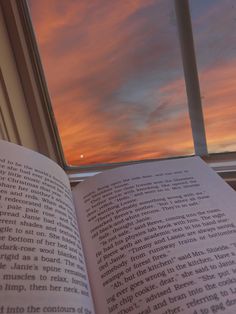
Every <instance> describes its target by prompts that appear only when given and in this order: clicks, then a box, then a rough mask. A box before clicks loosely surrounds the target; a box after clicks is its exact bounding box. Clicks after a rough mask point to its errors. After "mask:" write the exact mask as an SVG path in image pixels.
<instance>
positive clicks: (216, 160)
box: [0, 0, 236, 187]
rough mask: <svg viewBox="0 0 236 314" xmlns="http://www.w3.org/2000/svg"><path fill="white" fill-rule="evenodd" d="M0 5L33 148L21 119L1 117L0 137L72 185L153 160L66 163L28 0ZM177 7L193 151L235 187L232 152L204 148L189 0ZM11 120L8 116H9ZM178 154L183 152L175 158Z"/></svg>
mask: <svg viewBox="0 0 236 314" xmlns="http://www.w3.org/2000/svg"><path fill="white" fill-rule="evenodd" d="M0 8H1V10H2V13H3V16H4V20H5V25H6V28H7V31H8V36H9V41H10V45H11V48H12V51H13V55H14V61H15V64H16V68H17V72H18V75H19V78H20V82H21V86H22V90H23V94H24V97H25V103H26V107H27V110H28V113H29V117H28V123H29V124H31V126H32V127H33V137H34V141H35V145H33V147H32V144H29V143H27V141H26V140H25V139H24V135H22V134H21V133H22V132H21V131H20V123H18V124H17V123H16V122H15V123H13V124H14V127H13V126H12V125H10V124H6V123H4V121H2V120H1V118H2V117H1V116H0V131H1V129H2V127H4V130H3V131H2V132H1V133H2V137H3V138H4V137H5V139H7V140H10V141H13V142H15V143H18V144H20V145H25V146H28V147H31V148H33V149H34V150H37V151H38V152H40V153H42V154H44V155H46V156H48V157H49V158H51V159H53V160H55V161H56V162H57V163H58V164H59V165H60V166H61V167H62V168H64V170H65V171H66V172H67V174H68V176H69V179H70V181H71V183H72V184H74V183H76V182H80V181H83V180H84V179H86V178H88V177H90V176H93V175H94V174H96V173H98V172H101V171H103V170H106V169H110V168H114V167H118V166H122V165H128V164H135V163H140V162H150V161H153V160H141V161H129V162H121V163H110V164H99V165H91V166H78V167H77V166H68V165H67V164H66V161H65V158H64V154H63V151H62V146H61V143H60V138H59V134H58V129H57V125H56V122H55V117H54V114H53V111H52V105H51V101H50V97H49V93H48V89H47V84H46V80H45V77H44V72H43V68H42V64H41V61H40V55H39V51H38V47H37V43H36V39H35V35H34V31H33V27H32V22H31V18H30V14H29V9H28V4H27V1H26V0H9V1H8V0H6V1H5V0H4V1H1V2H0ZM175 9H176V16H177V23H178V29H179V37H180V44H181V51H182V58H183V67H184V72H185V80H186V90H187V96H188V103H189V114H190V120H191V124H192V132H193V139H194V147H195V153H196V155H200V156H202V157H203V159H204V160H205V161H206V162H207V163H208V164H209V165H210V166H211V167H212V168H213V169H214V170H216V171H217V172H218V173H219V174H220V175H221V176H222V177H223V178H224V179H225V180H226V181H227V182H229V183H230V184H231V185H232V186H234V187H236V152H232V153H217V154H208V153H207V147H206V138H205V130H204V122H203V116H202V107H201V97H200V89H199V82H198V75H197V67H196V60H195V55H194V53H195V52H194V47H193V38H192V30H191V17H190V14H189V5H188V0H175ZM186 42H187V44H186ZM189 51H191V56H190V57H189V59H188V60H187V59H186V58H187V57H186V56H189ZM192 73H193V75H192ZM15 106H17V104H15V103H14V104H13V105H12V108H11V109H12V111H13V114H14V110H15V109H14V108H15ZM0 113H1V112H0ZM1 114H2V113H1ZM14 119H16V120H17V116H14ZM14 119H12V121H13V120H14ZM3 120H4V119H3ZM13 122H14V121H13ZM10 132H13V133H14V134H15V137H14V136H12V137H9V136H7V134H10ZM19 134H21V136H19ZM182 157H185V156H181V157H177V158H182ZM165 159H169V158H165ZM171 159H172V158H171ZM156 160H160V159H156Z"/></svg>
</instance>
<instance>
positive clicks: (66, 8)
mask: <svg viewBox="0 0 236 314" xmlns="http://www.w3.org/2000/svg"><path fill="white" fill-rule="evenodd" d="M28 2H29V7H30V11H31V14H32V20H33V25H34V28H35V32H36V37H37V40H38V44H39V49H40V53H41V58H42V63H43V66H44V70H45V74H46V79H47V83H48V86H49V92H50V97H51V100H52V105H53V109H54V112H55V116H56V120H57V123H58V128H59V132H60V136H61V141H62V145H63V148H64V152H65V156H66V160H67V162H68V164H73V165H84V164H86V165H88V164H95V163H109V162H120V161H131V160H141V159H152V158H158V157H166V156H177V155H186V154H192V153H193V143H192V135H191V129H190V124H189V118H188V109H187V100H186V93H185V85H184V78H183V71H182V62H181V56H180V49H179V43H178V36H177V26H176V21H175V12H174V4H173V1H170V0H168V1H167V0H162V1H156V0H153V1H151V0H150V1H143V0H140V1H133V0H129V1H117V0H107V1H104V0H103V1H102V0H99V1H98V0H97V1H69V0H67V1H65V0H50V1H48V0H40V1H35V0H31V1H28Z"/></svg>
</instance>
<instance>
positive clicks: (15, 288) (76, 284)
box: [0, 141, 94, 314]
mask: <svg viewBox="0 0 236 314" xmlns="http://www.w3.org/2000/svg"><path fill="white" fill-rule="evenodd" d="M0 313H87V314H89V313H94V312H93V306H92V301H91V295H90V288H89V284H88V279H87V272H86V267H85V263H84V256H83V251H82V245H81V241H80V235H79V232H78V227H77V221H76V215H75V210H74V205H73V202H72V195H71V191H70V185H69V182H68V179H67V176H66V174H65V173H64V171H63V170H62V169H61V168H60V167H59V166H58V165H57V164H56V163H54V162H53V161H51V160H49V159H48V158H46V157H43V156H42V155H39V154H37V153H34V152H32V151H30V150H28V149H24V148H22V147H20V146H17V145H14V144H10V143H7V142H3V141H0Z"/></svg>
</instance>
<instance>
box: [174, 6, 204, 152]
mask: <svg viewBox="0 0 236 314" xmlns="http://www.w3.org/2000/svg"><path fill="white" fill-rule="evenodd" d="M175 11H176V18H177V24H178V32H179V41H180V47H181V54H182V61H183V68H184V76H185V85H186V92H187V97H188V108H189V116H190V121H191V127H192V134H193V141H194V148H195V154H196V155H200V156H205V155H207V154H208V152H207V144H206V135H205V126H204V120H203V112H202V103H201V94H200V87H199V80H198V73H197V65H196V57H195V51H194V43H193V34H192V26H191V17H190V12H189V4H188V0H175Z"/></svg>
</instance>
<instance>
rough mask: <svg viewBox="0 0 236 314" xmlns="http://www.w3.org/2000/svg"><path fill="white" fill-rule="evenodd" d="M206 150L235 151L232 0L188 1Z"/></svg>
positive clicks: (235, 14) (235, 21)
mask: <svg viewBox="0 0 236 314" xmlns="http://www.w3.org/2000/svg"><path fill="white" fill-rule="evenodd" d="M190 9H191V15H192V20H193V36H194V41H195V48H196V58H197V63H198V70H199V79H200V86H201V94H202V105H203V110H204V117H205V126H206V136H207V145H208V151H209V152H210V153H215V152H227V151H235V150H236V106H235V104H236V32H235V26H236V2H235V1H234V0H190Z"/></svg>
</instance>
